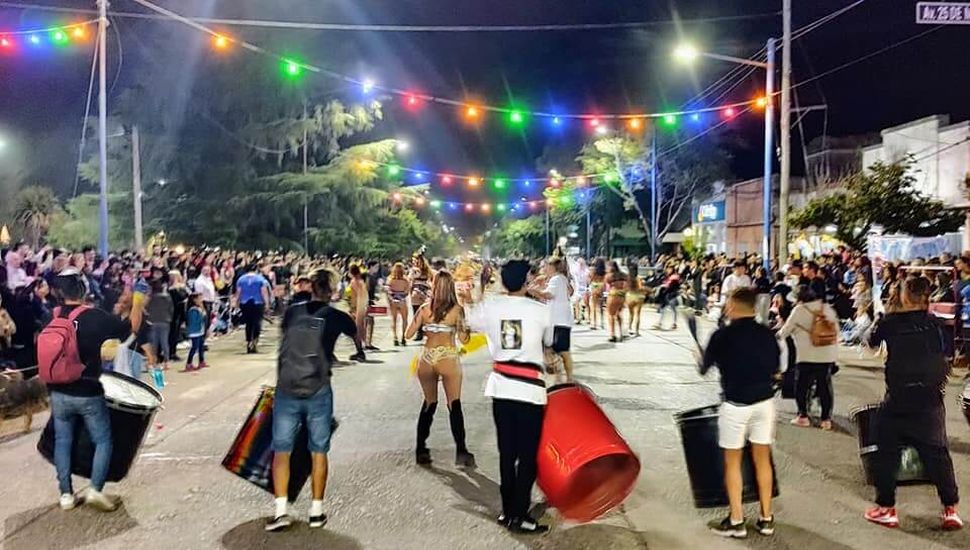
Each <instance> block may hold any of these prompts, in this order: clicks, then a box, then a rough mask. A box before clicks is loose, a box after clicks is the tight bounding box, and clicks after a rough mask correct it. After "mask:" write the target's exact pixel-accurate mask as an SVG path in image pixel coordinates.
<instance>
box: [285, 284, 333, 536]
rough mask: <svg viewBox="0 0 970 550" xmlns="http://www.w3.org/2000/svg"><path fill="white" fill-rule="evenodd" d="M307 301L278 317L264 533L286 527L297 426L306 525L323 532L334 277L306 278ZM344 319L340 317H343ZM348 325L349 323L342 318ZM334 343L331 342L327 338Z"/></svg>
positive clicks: (289, 522)
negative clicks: (306, 481)
mask: <svg viewBox="0 0 970 550" xmlns="http://www.w3.org/2000/svg"><path fill="white" fill-rule="evenodd" d="M310 281H311V285H312V287H313V299H312V300H311V301H309V302H297V303H294V304H293V305H291V306H290V307H289V308H288V309H287V310H286V313H285V314H284V316H283V324H282V330H283V340H282V342H281V344H280V352H279V359H278V362H277V377H278V380H277V385H276V396H275V401H274V403H273V452H274V455H273V489H274V491H273V492H274V494H275V495H276V500H275V502H276V513H275V515H274V516H273V519H272V520H271V521H270V522H269V523H267V524H266V530H267V531H279V530H282V529H285V528H287V527H289V526H290V525H292V523H293V520H292V518H291V517H290V516H289V513H288V510H287V508H288V505H289V503H288V501H287V493H288V487H289V482H290V454H291V453H292V452H293V448H294V445H295V442H296V437H297V434H298V433H299V431H300V425H301V424H304V425H306V428H307V432H308V436H309V441H308V445H307V446H308V448H309V450H310V456H311V461H312V462H311V464H312V469H311V473H310V480H311V481H310V486H311V492H312V500H311V502H310V514H309V525H310V527H311V528H319V527H323V526H324V525H325V524H326V523H327V515H326V514H324V513H323V496H324V492H325V490H326V487H327V468H328V464H327V453H328V452H329V451H330V436H331V435H332V433H333V391H332V389H331V387H330V375H331V368H330V367H331V362H330V354H329V350H328V349H327V342H328V340H329V339H330V338H329V336H328V334H327V331H328V330H333V328H331V329H328V328H327V327H328V325H333V326H334V328H336V325H337V323H336V322H331V321H333V319H331V317H332V316H331V315H329V313H330V312H332V311H335V310H333V309H332V308H331V307H330V305H329V302H330V297H331V296H332V295H333V288H334V283H335V281H336V276H335V275H334V273H333V272H332V271H329V270H326V269H322V270H319V271H316V272H314V273H312V274H311V275H310ZM343 315H345V314H343ZM348 320H349V318H348ZM333 339H334V340H336V338H335V337H334V338H333Z"/></svg>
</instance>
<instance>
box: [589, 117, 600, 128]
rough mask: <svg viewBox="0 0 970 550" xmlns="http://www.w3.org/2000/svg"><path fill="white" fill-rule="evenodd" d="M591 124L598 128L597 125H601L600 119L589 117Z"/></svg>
mask: <svg viewBox="0 0 970 550" xmlns="http://www.w3.org/2000/svg"><path fill="white" fill-rule="evenodd" d="M589 125H590V126H592V127H593V128H596V127H597V126H599V125H600V119H598V118H591V119H589Z"/></svg>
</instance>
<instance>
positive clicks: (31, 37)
mask: <svg viewBox="0 0 970 550" xmlns="http://www.w3.org/2000/svg"><path fill="white" fill-rule="evenodd" d="M27 41H28V42H30V43H31V44H33V45H35V46H37V45H39V44H40V37H39V36H37V35H36V34H31V35H29V36H28V37H27Z"/></svg>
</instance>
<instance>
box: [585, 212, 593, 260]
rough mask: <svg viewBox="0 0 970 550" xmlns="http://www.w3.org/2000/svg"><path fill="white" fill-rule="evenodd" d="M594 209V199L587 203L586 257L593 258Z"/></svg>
mask: <svg viewBox="0 0 970 550" xmlns="http://www.w3.org/2000/svg"><path fill="white" fill-rule="evenodd" d="M592 209H593V201H592V199H588V200H587V201H586V257H587V258H592V257H593V244H592V243H593V223H592V219H591V218H592V216H591V215H590V214H591V210H592Z"/></svg>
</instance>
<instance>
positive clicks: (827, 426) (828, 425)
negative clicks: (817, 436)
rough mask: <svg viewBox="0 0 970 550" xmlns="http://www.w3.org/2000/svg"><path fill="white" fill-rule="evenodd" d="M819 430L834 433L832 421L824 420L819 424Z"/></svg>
mask: <svg viewBox="0 0 970 550" xmlns="http://www.w3.org/2000/svg"><path fill="white" fill-rule="evenodd" d="M818 428H819V429H820V430H824V431H826V432H831V431H832V421H831V420H823V421H822V422H821V423H819V425H818Z"/></svg>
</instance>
